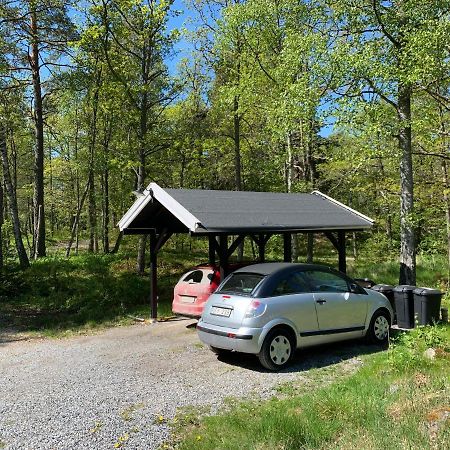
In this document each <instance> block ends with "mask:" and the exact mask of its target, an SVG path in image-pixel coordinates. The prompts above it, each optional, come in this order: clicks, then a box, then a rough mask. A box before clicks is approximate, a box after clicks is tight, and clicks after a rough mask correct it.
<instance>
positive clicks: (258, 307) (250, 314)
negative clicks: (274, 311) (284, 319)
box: [245, 300, 267, 319]
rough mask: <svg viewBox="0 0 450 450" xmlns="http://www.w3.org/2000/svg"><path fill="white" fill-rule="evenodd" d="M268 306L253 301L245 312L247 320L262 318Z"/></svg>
mask: <svg viewBox="0 0 450 450" xmlns="http://www.w3.org/2000/svg"><path fill="white" fill-rule="evenodd" d="M266 308H267V305H266V304H265V303H262V302H260V301H259V300H252V302H251V303H250V305H248V308H247V311H246V312H245V318H246V319H251V318H254V317H259V316H262V315H263V314H264V313H265V312H266Z"/></svg>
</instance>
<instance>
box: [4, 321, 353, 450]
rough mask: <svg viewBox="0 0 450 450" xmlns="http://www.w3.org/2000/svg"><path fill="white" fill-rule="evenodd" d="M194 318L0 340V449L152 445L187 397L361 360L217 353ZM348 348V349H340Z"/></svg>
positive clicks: (215, 403) (250, 387)
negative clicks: (265, 366)
mask: <svg viewBox="0 0 450 450" xmlns="http://www.w3.org/2000/svg"><path fill="white" fill-rule="evenodd" d="M192 323H194V322H193V321H187V320H179V321H173V322H166V323H158V324H154V325H134V326H130V327H122V328H112V329H109V330H107V331H104V332H102V333H100V334H96V335H93V336H80V337H74V338H68V339H61V340H58V339H42V340H30V341H21V342H5V341H3V342H2V341H1V340H0V448H6V449H21V450H22V449H106V448H114V444H116V443H118V442H122V448H126V449H144V448H145V449H155V448H158V446H159V445H160V444H161V443H162V442H164V441H165V440H166V439H167V438H168V437H169V427H168V425H167V420H168V419H171V418H173V417H174V416H175V414H176V412H177V408H179V407H183V406H187V405H194V406H197V405H206V406H212V407H213V410H214V408H217V407H219V406H220V405H221V404H222V403H223V400H224V399H225V398H226V397H247V396H254V395H257V396H263V397H264V396H268V395H271V394H273V392H274V388H275V387H276V386H277V385H279V384H280V383H284V382H288V381H293V380H296V381H299V380H300V382H301V379H302V377H303V374H302V372H303V373H304V371H305V370H307V369H308V368H310V367H314V366H321V365H324V366H327V365H330V364H334V363H338V362H339V361H341V360H343V359H344V360H346V361H345V362H344V363H341V364H347V365H355V363H357V362H358V361H359V359H358V358H357V357H355V355H357V354H358V352H355V348H354V345H353V346H352V345H350V344H347V345H344V347H342V344H341V347H339V348H338V350H337V351H333V350H329V349H325V350H319V351H318V352H317V353H316V352H314V353H309V354H308V355H307V357H306V358H298V359H297V363H296V364H294V365H293V366H292V367H291V368H290V369H289V370H288V371H284V372H282V373H268V372H264V371H262V370H260V368H259V364H258V363H257V361H256V358H252V357H250V358H249V357H242V356H240V355H238V356H232V357H231V358H230V359H229V360H227V361H220V360H218V359H217V357H216V356H215V355H214V354H213V353H212V352H210V351H209V350H208V349H206V348H204V347H203V346H202V345H201V344H200V343H199V341H198V339H197V336H196V333H195V330H194V329H193V327H189V326H187V325H189V324H192ZM345 353H347V354H345Z"/></svg>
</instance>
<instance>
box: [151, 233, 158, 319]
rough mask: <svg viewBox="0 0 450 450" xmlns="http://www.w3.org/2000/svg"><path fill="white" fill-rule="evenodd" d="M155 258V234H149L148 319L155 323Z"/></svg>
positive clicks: (156, 252) (156, 260)
mask: <svg viewBox="0 0 450 450" xmlns="http://www.w3.org/2000/svg"><path fill="white" fill-rule="evenodd" d="M157 258H158V251H157V248H156V233H155V232H152V233H150V310H151V311H150V318H151V319H152V321H156V318H157V317H158V286H157V282H158V279H157V263H158V259H157Z"/></svg>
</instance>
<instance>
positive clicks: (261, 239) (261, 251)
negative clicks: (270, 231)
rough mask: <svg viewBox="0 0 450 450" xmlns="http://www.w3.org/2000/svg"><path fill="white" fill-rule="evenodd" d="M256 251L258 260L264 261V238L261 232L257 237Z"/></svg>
mask: <svg viewBox="0 0 450 450" xmlns="http://www.w3.org/2000/svg"><path fill="white" fill-rule="evenodd" d="M258 251H259V262H262V263H263V262H264V261H265V260H266V239H265V237H264V235H263V234H260V235H259V237H258Z"/></svg>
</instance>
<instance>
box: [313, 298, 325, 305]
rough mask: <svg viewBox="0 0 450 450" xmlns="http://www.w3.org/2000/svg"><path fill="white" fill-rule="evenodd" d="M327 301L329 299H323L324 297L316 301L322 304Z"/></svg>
mask: <svg viewBox="0 0 450 450" xmlns="http://www.w3.org/2000/svg"><path fill="white" fill-rule="evenodd" d="M326 302H327V301H326V300H325V299H323V298H319V299H317V300H316V303H320V304H321V305H322V304H324V303H326Z"/></svg>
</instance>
